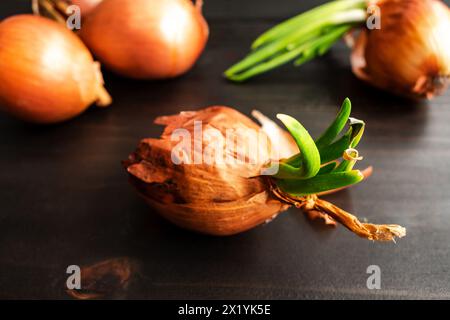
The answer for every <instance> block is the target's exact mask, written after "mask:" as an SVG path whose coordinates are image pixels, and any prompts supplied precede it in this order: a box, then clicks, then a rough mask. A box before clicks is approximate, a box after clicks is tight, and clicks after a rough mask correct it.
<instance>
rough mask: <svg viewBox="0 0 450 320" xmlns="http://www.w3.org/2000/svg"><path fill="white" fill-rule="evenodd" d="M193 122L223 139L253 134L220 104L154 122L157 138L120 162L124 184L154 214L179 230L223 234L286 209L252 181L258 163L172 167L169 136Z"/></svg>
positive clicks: (261, 183)
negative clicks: (238, 132) (239, 132)
mask: <svg viewBox="0 0 450 320" xmlns="http://www.w3.org/2000/svg"><path fill="white" fill-rule="evenodd" d="M194 121H202V123H203V129H204V130H206V129H208V128H215V129H216V130H219V131H220V132H222V133H223V134H224V135H225V131H226V130H227V129H239V128H241V129H242V128H248V129H253V130H259V126H258V125H257V124H256V123H254V122H253V121H252V120H251V119H249V118H248V117H246V116H244V115H243V114H242V113H240V112H238V111H236V110H234V109H232V108H229V107H225V106H213V107H208V108H205V109H201V110H198V111H193V112H182V113H180V114H179V115H173V116H163V117H160V118H158V119H156V123H158V124H162V125H165V126H166V127H165V130H164V133H163V134H162V136H161V138H160V139H152V138H148V139H143V140H142V141H141V142H140V143H139V145H138V148H137V150H136V151H135V152H134V153H132V154H131V155H130V156H129V158H128V160H127V161H125V162H124V166H125V168H126V170H127V172H128V174H129V176H130V182H131V183H132V185H133V186H134V187H135V188H136V189H137V191H138V193H139V195H140V196H142V197H143V198H144V200H145V201H146V202H147V203H148V204H149V205H150V206H151V207H152V208H154V209H155V210H156V212H158V213H159V214H160V215H162V216H163V217H164V218H166V219H167V220H169V221H171V222H172V223H174V224H176V225H178V226H180V227H182V228H185V229H189V230H193V231H197V232H200V233H204V234H210V235H217V236H224V235H232V234H236V233H240V232H243V231H246V230H249V229H252V228H254V227H256V226H258V225H260V224H262V223H264V222H265V221H267V220H271V219H273V218H274V217H276V216H277V215H278V214H279V213H280V212H282V211H284V210H286V209H287V208H288V207H289V206H288V205H287V204H285V203H281V202H280V201H279V200H277V199H275V198H274V197H273V196H272V194H271V192H270V190H269V187H268V184H267V181H266V180H265V178H264V177H258V176H256V177H255V175H257V174H258V173H260V172H261V171H260V169H261V168H262V167H263V166H264V163H262V162H259V161H258V160H259V159H255V161H254V165H251V164H250V163H248V164H244V163H240V164H236V165H227V166H226V167H225V168H224V167H218V166H216V165H214V164H207V163H202V164H181V165H175V164H174V163H173V162H172V160H171V152H172V150H173V147H174V146H175V145H176V144H177V142H176V141H171V134H172V132H173V130H176V129H180V128H184V129H186V130H188V131H190V132H193V130H194V129H193V123H194ZM192 139H194V135H193V136H192ZM192 141H193V140H192ZM244 142H245V141H242V143H244ZM206 145H207V143H206V144H205V145H204V147H206ZM267 152H269V149H267ZM253 156H254V155H253Z"/></svg>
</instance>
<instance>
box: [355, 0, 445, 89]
mask: <svg viewBox="0 0 450 320" xmlns="http://www.w3.org/2000/svg"><path fill="white" fill-rule="evenodd" d="M375 4H376V5H377V6H378V7H379V10H380V18H381V20H380V21H381V28H380V29H372V30H368V29H367V28H363V30H362V31H361V33H360V35H359V36H358V39H357V41H356V45H355V47H354V49H353V53H352V57H351V61H352V67H353V72H354V73H355V74H356V75H357V76H358V77H359V78H361V79H363V80H366V81H368V82H369V83H371V84H373V85H375V86H377V87H379V88H382V89H387V90H390V91H393V92H395V93H398V94H402V95H407V96H412V97H417V98H422V97H426V98H431V97H433V96H434V95H436V94H439V93H441V92H442V91H443V90H445V88H446V86H447V85H448V82H449V77H450V36H449V33H450V10H449V8H448V7H447V5H445V4H444V3H443V2H441V1H439V0H379V1H376V2H375Z"/></svg>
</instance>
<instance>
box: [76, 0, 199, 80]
mask: <svg viewBox="0 0 450 320" xmlns="http://www.w3.org/2000/svg"><path fill="white" fill-rule="evenodd" d="M201 6H202V1H201V0H198V1H197V2H196V5H195V6H194V4H193V3H192V2H191V1H190V0H133V1H123V0H104V1H102V2H101V3H100V4H99V5H98V6H97V8H96V9H95V10H94V11H93V12H92V13H91V14H90V15H89V16H88V17H87V18H86V20H85V22H84V23H83V26H82V28H81V30H80V36H81V38H82V39H83V41H84V42H85V43H86V44H87V46H88V47H89V48H90V49H91V50H92V52H93V53H94V55H95V56H96V57H98V59H99V60H100V61H101V62H102V63H103V64H104V65H105V66H107V67H108V68H110V69H111V70H113V71H115V72H117V73H119V74H121V75H124V76H128V77H132V78H140V79H163V78H172V77H176V76H179V75H181V74H183V73H185V72H186V71H188V70H189V69H190V68H191V67H192V66H193V65H194V63H195V62H196V60H197V59H198V58H199V56H200V54H201V53H202V51H203V49H204V47H205V45H206V41H207V39H208V25H207V23H206V21H205V19H204V18H203V16H202V13H201Z"/></svg>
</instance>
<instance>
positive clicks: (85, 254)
mask: <svg viewBox="0 0 450 320" xmlns="http://www.w3.org/2000/svg"><path fill="white" fill-rule="evenodd" d="M205 2H206V4H205V14H206V18H207V19H208V20H209V23H210V27H211V39H210V41H209V43H208V46H207V49H206V52H205V53H204V54H203V56H202V57H201V59H200V60H199V62H198V63H197V65H196V66H195V68H194V69H193V70H192V72H190V73H188V74H187V75H185V76H183V77H181V78H178V79H175V80H170V81H161V82H150V81H141V82H138V81H132V80H128V79H124V78H121V77H118V76H115V75H113V74H111V73H108V72H105V80H106V83H107V88H108V90H109V91H110V93H111V94H112V95H113V98H114V103H113V105H112V106H111V107H110V108H107V109H96V108H95V107H93V108H91V109H90V110H89V111H88V112H86V113H85V114H83V115H82V116H80V117H78V118H76V119H74V120H72V121H69V122H67V123H64V124H60V125H55V126H45V127H42V126H33V125H27V124H24V123H22V122H19V121H17V120H14V119H12V118H10V117H8V116H7V115H4V114H1V115H0V131H1V134H0V168H1V170H0V182H1V184H0V298H57V299H65V298H69V297H70V296H69V295H68V294H67V292H66V290H65V281H66V278H67V276H68V275H67V274H66V268H67V266H69V265H74V264H75V265H81V266H91V265H95V264H97V263H100V262H102V261H105V260H108V259H115V258H123V257H126V259H129V261H132V264H133V269H132V272H131V275H130V277H129V281H128V283H127V286H126V288H116V287H115V286H114V283H113V284H111V283H109V282H108V281H113V280H108V279H106V280H102V281H105V282H106V285H105V287H106V288H110V289H105V291H107V297H114V298H128V299H133V298H144V299H163V298H169V299H172V298H180V299H216V298H225V299H226V298H236V299H239V298H255V299H265V298H271V299H272V298H273V299H307V298H327V299H328V298H331V299H342V298H356V299H360V298H361V299H379V298H406V299H416V298H417V299H430V298H431V299H432V298H450V268H449V267H450V232H449V230H450V168H449V164H450V125H449V123H450V91H448V92H447V93H446V94H445V95H444V96H441V97H439V98H437V99H435V100H433V101H432V102H421V103H414V102H411V101H408V100H404V99H401V98H397V97H394V96H391V95H389V94H387V93H384V92H382V91H379V90H377V89H373V88H371V87H369V86H367V85H366V84H364V83H362V82H360V81H359V80H357V79H356V78H355V77H354V76H353V74H352V73H351V71H350V68H349V61H348V60H349V59H348V56H349V52H348V49H347V48H345V46H344V45H342V44H339V45H337V46H336V47H335V48H334V49H333V50H332V51H331V53H330V54H328V55H326V56H325V57H323V58H320V59H317V60H315V61H313V62H311V63H308V64H306V65H305V66H303V67H301V68H299V69H296V68H294V67H292V66H290V65H287V66H285V67H282V68H280V69H278V70H276V71H274V72H271V73H269V74H266V75H263V76H261V77H259V78H257V79H254V80H252V81H250V82H248V83H246V84H243V85H236V84H232V83H229V82H227V81H225V80H224V79H223V78H222V76H221V74H222V72H223V71H224V70H225V69H226V68H227V67H228V66H230V65H231V64H232V63H233V62H235V61H237V60H238V59H239V58H241V57H242V55H243V54H244V53H246V52H247V48H248V46H249V44H250V42H251V40H252V39H253V38H255V37H256V36H257V35H258V34H259V33H260V32H262V31H263V30H265V29H267V28H268V27H269V26H271V25H273V23H274V22H276V21H279V20H280V19H282V18H285V17H288V16H290V15H293V14H295V13H297V12H300V11H302V10H305V9H307V8H310V7H312V6H313V5H315V4H318V3H319V1H317V2H316V1H293V0H289V1H288V0H283V1H280V2H276V4H275V2H272V1H257V0H252V1H245V2H244V1H238V0H234V1H217V0H211V1H205ZM320 2H323V1H320ZM244 3H245V4H244ZM281 3H283V4H281ZM27 10H28V1H22V0H21V1H10V0H9V1H1V2H0V18H3V17H6V16H8V15H11V14H14V13H19V12H27ZM0 72H1V70H0ZM345 97H349V98H350V99H351V100H352V102H353V116H355V117H357V118H360V119H363V120H365V121H366V123H367V130H366V134H365V135H364V138H363V140H362V142H361V144H360V147H359V150H360V152H361V154H362V155H363V156H364V161H363V162H362V163H360V164H359V166H360V167H362V166H364V165H372V166H374V174H373V176H372V177H371V178H370V179H369V180H367V181H365V182H364V183H362V184H360V185H358V186H356V187H354V188H352V189H350V190H346V191H343V192H340V193H338V194H335V195H332V196H328V197H327V200H329V201H331V202H333V203H335V204H337V205H339V206H340V207H342V208H343V209H345V210H347V211H350V212H353V213H355V214H357V215H358V216H359V217H361V218H366V219H367V220H368V221H370V222H374V223H396V224H400V225H403V226H405V227H406V228H407V232H408V234H407V236H406V237H405V238H403V239H400V240H399V241H398V242H397V243H373V242H370V241H367V240H364V239H360V238H358V237H357V236H355V235H353V234H351V233H350V232H349V231H347V230H346V229H345V228H343V227H338V228H336V229H329V228H326V227H323V226H321V225H320V224H317V223H312V222H310V221H308V220H307V219H306V218H305V217H304V215H303V214H302V213H301V212H299V211H298V210H296V209H290V210H289V211H287V212H286V213H283V214H282V215H280V216H279V217H278V218H277V219H275V220H274V221H273V222H271V223H269V224H267V225H264V226H261V227H258V228H256V229H253V230H251V231H249V232H246V233H243V234H240V235H237V236H232V237H222V238H221V237H208V236H203V235H198V234H195V233H191V232H188V231H184V230H181V229H179V228H177V227H175V226H173V225H171V224H169V223H167V222H166V221H164V220H162V219H161V218H159V217H158V216H157V215H156V214H154V213H153V212H152V210H151V209H150V208H148V207H147V206H146V204H145V203H144V202H143V201H142V200H141V199H140V198H139V197H138V196H137V195H136V194H135V192H134V190H133V189H132V187H131V186H130V185H129V183H128V181H127V175H126V173H125V172H124V170H123V168H122V166H121V161H122V160H124V159H126V157H127V156H128V154H129V153H130V152H131V151H133V150H134V148H135V146H136V144H137V142H138V141H139V140H140V139H141V138H144V137H156V136H158V135H159V134H160V132H161V128H160V127H158V126H156V125H153V124H152V121H153V119H154V118H155V117H157V116H159V115H162V114H173V113H178V112H179V111H181V110H190V109H197V108H200V107H205V106H209V105H216V104H222V105H228V106H233V107H235V108H237V109H238V110H240V111H242V112H243V113H245V114H247V115H249V114H250V112H251V110H252V109H253V108H256V109H258V110H260V111H262V112H263V113H265V114H267V115H269V116H271V117H274V116H275V114H276V113H279V112H282V113H286V114H289V115H292V116H294V117H296V118H297V119H299V120H301V121H302V123H303V124H304V125H305V126H306V127H307V128H308V129H309V130H310V132H311V133H312V134H313V135H317V134H318V133H320V132H321V130H323V129H324V128H325V126H326V125H327V124H328V123H329V122H330V121H331V120H332V119H333V117H334V115H335V113H336V112H337V110H338V107H339V105H340V103H341V102H342V100H343V99H344V98H345ZM127 261H128V260H127ZM370 265H378V266H379V267H380V268H381V272H382V275H381V289H380V290H369V289H367V287H366V280H367V277H368V276H369V275H368V274H367V273H366V270H367V268H368V266H370Z"/></svg>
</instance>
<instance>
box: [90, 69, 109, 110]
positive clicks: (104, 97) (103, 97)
mask: <svg viewBox="0 0 450 320" xmlns="http://www.w3.org/2000/svg"><path fill="white" fill-rule="evenodd" d="M94 69H95V77H96V80H97V84H98V85H97V91H96V94H97V96H96V101H95V104H96V105H97V106H98V107H107V106H109V105H110V104H111V103H112V98H111V95H110V94H109V93H108V91H107V90H106V89H105V86H104V84H105V82H104V80H103V74H102V71H101V67H100V63H99V62H94Z"/></svg>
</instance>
